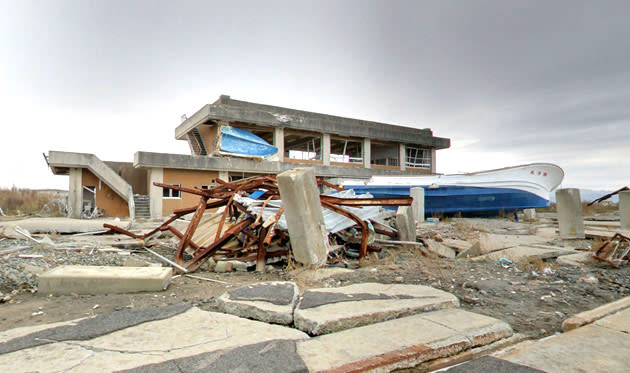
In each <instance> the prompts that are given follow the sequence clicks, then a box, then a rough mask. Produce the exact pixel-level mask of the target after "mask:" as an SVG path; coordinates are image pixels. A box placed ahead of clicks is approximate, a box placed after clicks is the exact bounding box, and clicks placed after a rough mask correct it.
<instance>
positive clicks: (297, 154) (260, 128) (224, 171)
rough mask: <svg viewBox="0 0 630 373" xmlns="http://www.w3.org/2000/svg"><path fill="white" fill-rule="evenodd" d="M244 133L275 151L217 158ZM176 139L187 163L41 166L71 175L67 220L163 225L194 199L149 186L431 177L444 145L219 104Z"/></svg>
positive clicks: (142, 157) (386, 130)
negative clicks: (99, 216) (225, 129)
mask: <svg viewBox="0 0 630 373" xmlns="http://www.w3.org/2000/svg"><path fill="white" fill-rule="evenodd" d="M222 126H231V127H236V128H240V129H244V130H246V131H249V132H251V133H253V134H255V135H257V136H258V137H260V138H262V139H264V140H266V141H267V142H268V143H269V144H272V145H273V146H275V147H276V148H277V149H278V151H277V153H276V155H274V156H272V157H267V158H264V159H259V158H251V157H239V156H224V155H219V154H218V153H219V152H218V151H217V150H219V149H218V148H217V142H218V139H219V137H220V133H219V132H220V131H219V128H220V127H222ZM175 138H176V139H177V140H182V141H187V142H188V144H189V146H190V151H191V154H190V155H186V154H166V153H152V152H141V151H139V152H136V153H135V155H134V161H133V163H131V162H129V163H121V162H103V161H101V160H99V159H98V158H97V157H96V156H94V155H92V154H84V153H68V152H57V151H50V152H49V153H48V156H47V162H48V164H49V166H50V167H51V169H52V171H53V173H54V174H56V175H69V176H70V181H69V194H68V196H69V207H70V215H71V216H73V217H79V216H80V215H81V213H82V212H83V211H91V210H92V209H93V208H94V207H97V208H98V209H99V210H100V211H101V212H103V213H104V214H105V215H107V216H120V217H122V216H129V215H130V214H129V212H130V211H132V212H133V215H137V216H139V217H145V218H146V217H149V216H150V217H151V218H156V219H157V218H161V217H162V216H166V215H169V214H170V213H171V212H172V211H173V210H175V209H178V208H182V207H189V206H192V205H193V204H195V203H196V202H197V197H195V196H192V195H187V194H183V195H182V194H180V193H179V192H177V191H173V190H163V189H162V188H159V187H156V186H154V185H153V183H154V182H160V183H166V184H176V185H181V186H184V187H191V188H193V187H197V188H208V187H211V186H213V185H215V184H216V180H217V179H221V180H226V181H229V180H236V179H240V178H243V177H249V176H253V175H260V174H277V173H280V172H283V171H286V170H289V169H292V168H295V167H305V166H308V167H313V168H314V169H315V173H316V174H317V175H318V176H321V177H324V178H327V179H332V181H333V182H336V181H339V180H342V179H358V178H365V179H367V178H369V177H370V176H372V175H413V174H417V173H435V158H436V150H439V149H445V148H448V147H449V146H450V140H449V139H447V138H441V137H435V136H433V132H432V131H431V130H430V129H428V128H424V129H418V128H412V127H404V126H399V125H393V124H386V123H379V122H372V121H366V120H359V119H351V118H343V117H338V116H333V115H326V114H318V113H312V112H307V111H301V110H294V109H288V108H283V107H277V106H270V105H263V104H256V103H251V102H246V101H239V100H233V99H231V98H230V97H229V96H221V97H219V99H218V100H217V101H216V102H214V103H212V104H207V105H205V106H203V107H202V108H201V109H199V110H198V111H197V112H196V113H195V114H193V115H192V116H190V117H188V118H183V121H182V123H181V124H180V125H179V126H177V128H175Z"/></svg>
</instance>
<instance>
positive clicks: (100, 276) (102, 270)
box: [38, 265, 173, 295]
mask: <svg viewBox="0 0 630 373" xmlns="http://www.w3.org/2000/svg"><path fill="white" fill-rule="evenodd" d="M172 273H173V270H172V269H171V268H161V267H105V266H72V265H70V266H59V267H57V268H54V269H52V270H50V271H48V272H46V273H44V274H42V275H41V276H39V285H38V291H39V292H40V293H42V294H55V295H62V294H73V293H74V294H110V293H134V292H140V291H160V290H164V288H165V287H166V286H168V283H169V282H170V280H171V275H172Z"/></svg>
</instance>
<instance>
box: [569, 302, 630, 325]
mask: <svg viewBox="0 0 630 373" xmlns="http://www.w3.org/2000/svg"><path fill="white" fill-rule="evenodd" d="M626 309H630V297H625V298H621V299H619V300H616V301H614V302H610V303H606V304H604V305H601V306H599V307H597V308H593V309H592V310H588V311H584V312H580V313H578V314H577V315H574V316H572V317H570V318H568V319H566V320H564V322H563V323H562V330H564V331H567V330H572V329H575V328H578V327H580V326H582V325H586V324H590V323H592V322H595V321H597V320H599V319H602V318H604V317H606V316H609V315H612V314H614V313H616V312H619V311H623V310H626Z"/></svg>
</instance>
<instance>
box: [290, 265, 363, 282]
mask: <svg viewBox="0 0 630 373" xmlns="http://www.w3.org/2000/svg"><path fill="white" fill-rule="evenodd" d="M352 272H354V270H353V269H348V268H339V267H326V268H318V269H310V268H306V269H300V270H298V271H295V272H291V273H290V274H291V276H292V277H293V279H295V280H299V281H309V282H316V281H320V280H325V279H327V278H330V277H333V276H336V275H343V274H347V273H352Z"/></svg>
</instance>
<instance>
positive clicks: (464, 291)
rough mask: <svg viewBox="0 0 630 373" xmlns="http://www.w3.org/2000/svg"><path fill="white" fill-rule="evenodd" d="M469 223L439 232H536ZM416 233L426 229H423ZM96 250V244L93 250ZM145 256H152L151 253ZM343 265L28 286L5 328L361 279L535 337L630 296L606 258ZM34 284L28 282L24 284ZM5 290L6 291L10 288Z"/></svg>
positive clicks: (2, 314)
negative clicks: (75, 289) (267, 287)
mask: <svg viewBox="0 0 630 373" xmlns="http://www.w3.org/2000/svg"><path fill="white" fill-rule="evenodd" d="M465 223H466V224H465V225H463V224H462V222H461V221H455V222H451V223H445V224H441V226H440V227H439V229H436V232H437V233H438V234H439V235H441V236H442V237H444V238H449V237H452V238H460V239H467V238H469V237H473V236H474V235H475V234H477V235H478V234H479V231H484V230H485V231H497V230H499V231H504V232H511V233H514V234H526V233H528V232H530V231H533V230H532V229H531V227H530V226H527V225H523V224H516V223H514V222H510V221H507V220H488V219H477V220H467V221H466V222H465ZM436 227H437V226H436ZM419 231H420V232H421V233H422V229H420V230H419ZM425 233H426V234H430V235H433V234H434V233H435V232H433V231H431V230H429V231H426V232H425ZM84 239H87V238H84ZM591 242H592V241H589V240H584V241H574V242H571V244H572V246H574V247H589V246H590V245H591ZM92 251H94V250H92V249H90V250H89V252H90V253H91V252H92ZM26 252H29V251H26ZM34 252H35V251H34ZM40 252H41V251H40ZM86 253H88V250H83V251H78V252H74V251H73V252H70V251H66V252H64V253H62V254H59V253H55V255H57V257H56V259H55V257H53V258H52V259H50V258H49V259H48V262H49V263H48V264H50V263H53V262H55V260H57V261H61V260H63V261H64V262H68V261H69V260H70V261H71V262H72V263H75V262H76V263H78V264H90V263H91V262H88V263H84V262H83V260H85V259H84V258H85V257H87V254H86ZM136 254H137V253H134V255H136ZM163 254H166V253H165V252H163ZM12 255H13V256H12V257H11V258H8V257H6V258H5V259H4V260H5V261H4V262H2V261H0V267H2V266H4V267H5V269H6V268H7V267H8V266H9V265H12V266H13V267H12V269H11V271H13V272H12V273H15V272H16V271H18V270H19V268H20V264H19V263H18V264H16V263H17V262H15V263H14V262H13V261H15V260H17V256H16V255H15V254H12ZM93 255H96V254H93ZM99 255H101V256H100V257H98V258H100V259H99V260H105V259H107V260H108V261H110V262H112V263H119V262H120V260H118V259H117V258H116V257H115V256H116V255H118V254H116V253H106V254H99ZM143 258H144V259H150V258H151V257H150V256H148V255H147V256H144V257H143ZM38 260H39V261H42V259H33V260H31V261H30V262H29V263H32V264H37V263H36V262H37V261H38ZM40 264H41V265H42V266H44V265H46V263H40ZM344 264H345V266H347V267H348V268H351V269H354V271H352V272H347V273H343V274H339V275H336V276H334V277H331V278H328V279H324V280H319V281H312V282H307V281H305V280H303V279H302V277H300V276H299V275H298V274H299V273H300V271H301V269H299V268H298V269H295V268H294V267H293V266H291V270H289V269H288V268H287V266H286V263H277V264H274V270H273V271H271V272H269V273H266V274H260V273H256V272H251V271H250V272H231V273H214V272H206V271H198V272H196V273H195V274H194V275H196V276H201V277H204V278H209V279H214V280H219V281H223V282H225V284H224V283H220V282H211V281H205V280H200V279H194V278H189V277H182V276H180V277H176V278H174V279H173V280H172V282H171V284H170V286H169V287H168V289H167V290H165V291H162V292H151V293H137V294H111V295H68V296H49V295H47V294H39V293H37V292H36V291H35V290H34V287H32V286H31V287H28V286H26V287H22V288H21V289H20V290H14V291H12V292H11V293H10V297H9V298H7V299H6V300H5V301H4V303H2V301H0V331H1V330H6V329H11V328H15V327H22V326H28V325H38V324H45V323H51V322H57V321H65V320H72V319H77V318H82V317H87V316H92V315H95V314H99V313H106V312H111V311H114V310H120V309H125V308H147V307H156V306H163V305H171V304H180V303H187V304H193V305H196V306H199V307H201V308H203V309H214V307H215V298H216V297H217V296H219V295H221V294H222V293H223V292H225V291H226V290H227V289H231V288H236V287H239V286H242V285H246V284H251V283H255V282H259V281H271V280H294V281H296V282H297V283H298V285H299V286H300V289H301V290H302V291H303V290H305V289H308V288H315V287H338V286H344V285H349V284H353V283H361V282H380V283H405V284H421V285H428V286H432V287H435V288H438V289H442V290H444V291H448V292H450V293H452V294H454V295H455V296H457V297H458V298H459V300H460V303H461V306H462V308H464V309H467V310H470V311H473V312H477V313H481V314H485V315H488V316H492V317H496V318H498V319H501V320H504V321H506V322H508V323H509V324H510V325H511V326H512V327H513V328H514V330H515V332H518V333H522V334H524V335H526V336H529V337H531V338H538V337H542V336H547V335H551V334H553V333H556V332H558V331H560V326H561V324H562V321H563V320H565V319H566V318H568V317H570V316H571V315H573V314H576V313H579V312H582V311H585V310H589V309H592V308H595V307H597V306H599V305H601V304H604V303H607V302H610V301H613V300H616V299H619V298H622V297H624V296H628V295H630V266H628V267H622V268H620V269H614V268H611V267H610V266H608V265H603V264H602V265H585V266H582V267H570V266H558V265H557V264H556V263H555V261H554V260H550V261H548V262H543V261H540V260H539V261H537V262H533V263H527V264H523V263H521V264H518V265H510V266H507V265H501V264H499V263H498V262H495V261H477V262H473V261H470V260H469V259H463V258H462V259H436V258H427V257H425V256H422V254H421V253H420V252H419V251H418V250H416V249H403V248H400V247H393V248H388V249H383V250H382V251H381V252H379V253H371V254H370V256H369V257H368V258H367V259H366V260H364V261H362V262H361V263H359V262H358V261H356V260H351V259H346V260H344V261H343V262H342V263H340V264H339V265H344ZM101 265H102V264H101ZM113 265H120V264H113ZM2 271H3V268H0V272H2ZM5 272H7V271H6V270H5ZM5 277H6V276H5ZM29 281H30V280H29ZM6 283H9V282H6ZM29 283H30V282H25V284H26V285H28V284H29ZM0 290H2V289H0ZM3 291H4V292H5V295H6V293H7V290H6V288H5V289H4V290H3ZM0 298H1V297H0Z"/></svg>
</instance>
